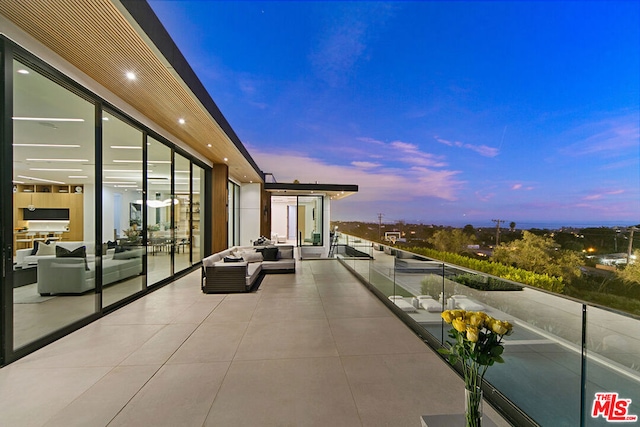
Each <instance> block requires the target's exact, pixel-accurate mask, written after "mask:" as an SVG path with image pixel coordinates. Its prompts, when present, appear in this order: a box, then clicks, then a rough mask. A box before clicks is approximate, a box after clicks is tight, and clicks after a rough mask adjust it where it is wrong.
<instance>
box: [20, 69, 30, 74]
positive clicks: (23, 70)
mask: <svg viewBox="0 0 640 427" xmlns="http://www.w3.org/2000/svg"><path fill="white" fill-rule="evenodd" d="M18 73H19V74H29V70H25V69H24V68H20V69H19V70H18Z"/></svg>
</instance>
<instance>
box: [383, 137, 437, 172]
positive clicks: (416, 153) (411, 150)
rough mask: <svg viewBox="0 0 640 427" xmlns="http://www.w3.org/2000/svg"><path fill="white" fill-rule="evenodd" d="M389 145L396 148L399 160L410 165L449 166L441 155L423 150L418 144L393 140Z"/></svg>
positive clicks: (396, 156)
mask: <svg viewBox="0 0 640 427" xmlns="http://www.w3.org/2000/svg"><path fill="white" fill-rule="evenodd" d="M389 147H391V148H392V149H393V150H394V152H395V158H396V159H397V160H399V161H402V162H404V163H407V164H410V165H415V166H424V167H437V168H441V167H445V166H447V163H446V162H444V161H442V158H441V157H440V156H436V155H435V154H431V153H425V152H423V151H421V150H420V148H419V147H418V146H417V145H416V144H412V143H409V142H403V141H393V142H391V143H389Z"/></svg>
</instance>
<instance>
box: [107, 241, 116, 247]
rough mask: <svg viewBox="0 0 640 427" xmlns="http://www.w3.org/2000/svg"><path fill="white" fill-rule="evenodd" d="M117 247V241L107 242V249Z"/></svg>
mask: <svg viewBox="0 0 640 427" xmlns="http://www.w3.org/2000/svg"><path fill="white" fill-rule="evenodd" d="M116 246H118V244H117V243H116V242H115V241H114V242H112V241H111V240H107V249H113V248H115V247H116Z"/></svg>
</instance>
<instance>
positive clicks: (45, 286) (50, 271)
mask: <svg viewBox="0 0 640 427" xmlns="http://www.w3.org/2000/svg"><path fill="white" fill-rule="evenodd" d="M55 245H56V246H60V247H63V248H64V249H66V250H67V251H69V252H71V251H76V250H78V249H79V248H82V247H84V251H80V252H84V254H85V256H84V257H82V256H71V257H70V256H68V255H67V256H65V257H60V256H56V255H51V254H48V255H42V254H41V255H37V254H36V255H31V251H32V249H21V250H18V251H17V252H16V262H17V265H19V266H21V267H22V268H29V267H34V266H36V268H37V278H38V279H37V288H38V293H39V294H41V295H51V294H68V295H79V294H82V293H84V292H87V291H89V290H91V289H94V288H95V256H94V255H93V254H94V253H95V249H94V248H95V246H94V244H93V243H90V242H70V241H69V242H56V243H55ZM120 249H121V250H120V251H116V249H110V250H108V251H107V253H106V254H105V255H103V257H102V285H103V286H106V285H109V284H112V283H115V282H119V281H121V280H124V279H127V278H129V277H133V276H137V275H139V274H141V273H142V255H144V248H140V247H131V248H124V247H123V248H120Z"/></svg>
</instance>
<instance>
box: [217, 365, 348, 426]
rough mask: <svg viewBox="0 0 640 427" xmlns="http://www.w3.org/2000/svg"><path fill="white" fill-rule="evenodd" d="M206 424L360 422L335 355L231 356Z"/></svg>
mask: <svg viewBox="0 0 640 427" xmlns="http://www.w3.org/2000/svg"><path fill="white" fill-rule="evenodd" d="M205 425H206V426H216V427H223V426H229V427H235V426H261V427H270V426H320V427H324V426H345V427H351V426H358V425H360V420H359V417H358V411H357V409H356V405H355V402H354V400H353V397H352V395H351V389H350V387H349V384H348V382H347V378H346V377H345V374H344V370H343V367H342V363H341V361H340V359H339V358H337V357H330V358H311V359H280V360H260V361H237V362H236V361H234V362H233V364H232V365H231V368H230V369H229V373H228V374H227V377H226V378H225V381H224V383H223V384H222V387H221V388H220V391H219V392H218V396H217V397H216V400H215V401H214V403H213V406H212V408H211V411H210V412H209V416H208V417H207V421H206V424H205Z"/></svg>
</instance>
